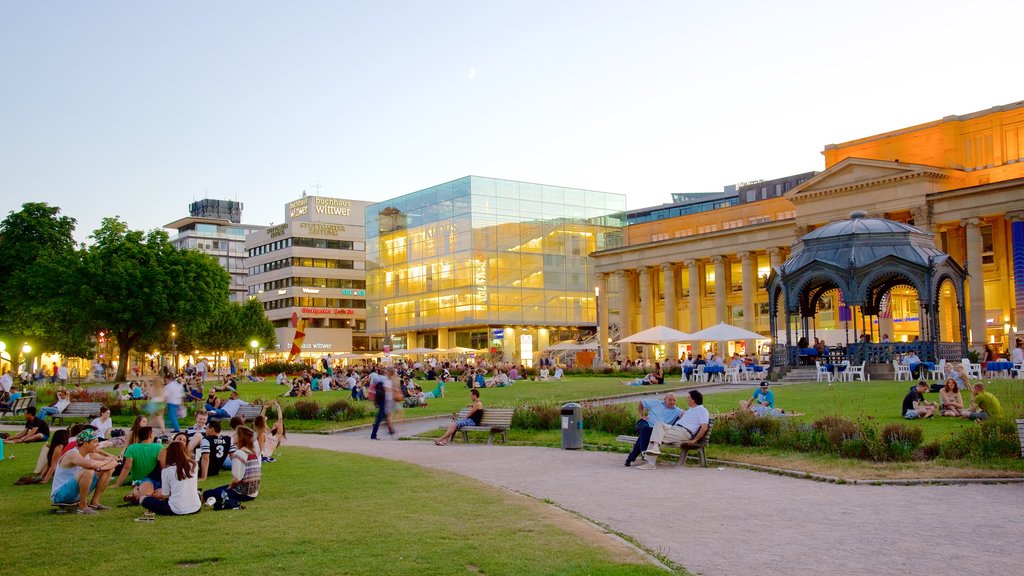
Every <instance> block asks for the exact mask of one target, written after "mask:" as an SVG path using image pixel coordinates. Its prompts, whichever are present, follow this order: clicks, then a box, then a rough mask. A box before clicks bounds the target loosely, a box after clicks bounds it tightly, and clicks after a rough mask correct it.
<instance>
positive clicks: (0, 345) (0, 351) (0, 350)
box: [0, 341, 11, 372]
mask: <svg viewBox="0 0 1024 576" xmlns="http://www.w3.org/2000/svg"><path fill="white" fill-rule="evenodd" d="M6 350H7V344H6V343H5V342H3V341H0V360H3V359H4V352H5V351H6ZM7 360H8V361H10V360H11V357H10V355H8V356H7ZM4 372H6V370H4Z"/></svg>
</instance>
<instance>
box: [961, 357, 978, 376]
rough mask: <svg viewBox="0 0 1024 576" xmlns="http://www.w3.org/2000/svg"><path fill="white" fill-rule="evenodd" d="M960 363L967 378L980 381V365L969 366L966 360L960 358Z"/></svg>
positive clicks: (969, 363) (968, 361)
mask: <svg viewBox="0 0 1024 576" xmlns="http://www.w3.org/2000/svg"><path fill="white" fill-rule="evenodd" d="M960 362H962V363H963V365H964V368H965V369H966V370H967V376H968V377H969V378H972V379H974V380H981V364H971V361H970V360H969V359H967V358H961V359H960Z"/></svg>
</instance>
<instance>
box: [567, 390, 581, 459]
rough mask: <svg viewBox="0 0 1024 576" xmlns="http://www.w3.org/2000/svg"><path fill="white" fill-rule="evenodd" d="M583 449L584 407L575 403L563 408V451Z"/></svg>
mask: <svg viewBox="0 0 1024 576" xmlns="http://www.w3.org/2000/svg"><path fill="white" fill-rule="evenodd" d="M580 448H583V407H582V406H580V405H579V404H577V403H575V402H569V403H568V404H566V405H564V406H562V449H563V450H579V449H580Z"/></svg>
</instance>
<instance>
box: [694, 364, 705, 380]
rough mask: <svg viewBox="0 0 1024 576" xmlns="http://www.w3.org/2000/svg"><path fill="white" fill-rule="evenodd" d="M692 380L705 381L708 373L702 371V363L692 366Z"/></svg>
mask: <svg viewBox="0 0 1024 576" xmlns="http://www.w3.org/2000/svg"><path fill="white" fill-rule="evenodd" d="M693 381H694V382H707V381H708V374H707V372H705V371H704V365H703V364H700V365H698V366H694V368H693Z"/></svg>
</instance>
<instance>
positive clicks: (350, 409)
mask: <svg viewBox="0 0 1024 576" xmlns="http://www.w3.org/2000/svg"><path fill="white" fill-rule="evenodd" d="M325 412H326V416H327V417H328V418H331V419H332V420H337V421H339V422H340V421H344V420H358V419H359V418H363V417H364V416H367V415H369V411H368V410H367V409H366V407H365V406H362V405H360V404H354V403H352V402H349V401H348V400H335V401H334V402H331V403H330V404H328V405H327V409H326V410H325Z"/></svg>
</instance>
